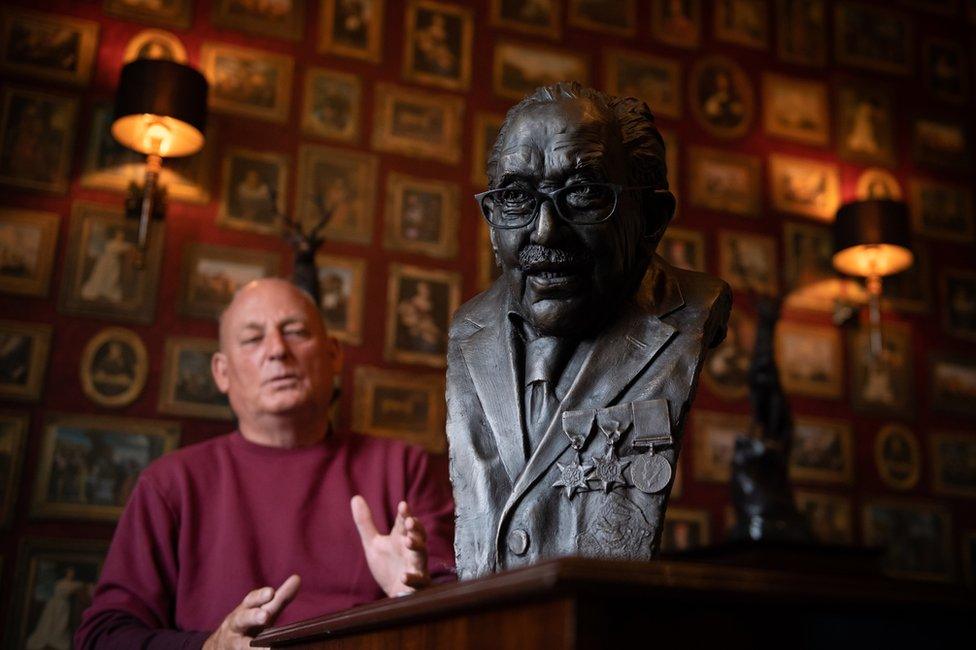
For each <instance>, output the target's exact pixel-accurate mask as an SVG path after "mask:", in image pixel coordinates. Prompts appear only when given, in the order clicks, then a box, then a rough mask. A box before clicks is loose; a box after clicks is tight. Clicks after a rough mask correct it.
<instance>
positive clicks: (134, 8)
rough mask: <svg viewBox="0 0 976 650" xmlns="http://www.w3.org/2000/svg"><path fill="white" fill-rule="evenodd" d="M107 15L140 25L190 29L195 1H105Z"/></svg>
mask: <svg viewBox="0 0 976 650" xmlns="http://www.w3.org/2000/svg"><path fill="white" fill-rule="evenodd" d="M105 13H107V14H108V15H109V16H115V17H116V18H122V19H124V20H134V21H136V22H139V23H148V24H150V25H161V26H163V27H176V28H178V29H189V28H190V24H191V23H192V22H193V0H160V1H159V2H149V1H147V0H134V1H133V0H105Z"/></svg>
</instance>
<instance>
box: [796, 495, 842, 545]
mask: <svg viewBox="0 0 976 650" xmlns="http://www.w3.org/2000/svg"><path fill="white" fill-rule="evenodd" d="M793 499H794V501H795V502H796V509H797V510H799V511H800V513H801V514H802V515H803V516H804V517H806V519H807V522H808V523H809V524H810V528H811V529H812V530H813V535H814V537H816V538H817V539H818V540H819V541H820V542H822V543H824V544H853V543H854V514H853V508H852V507H851V500H850V499H849V498H848V497H842V496H838V495H836V494H825V493H823V492H810V491H808V490H794V492H793Z"/></svg>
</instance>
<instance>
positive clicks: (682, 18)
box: [651, 0, 702, 49]
mask: <svg viewBox="0 0 976 650" xmlns="http://www.w3.org/2000/svg"><path fill="white" fill-rule="evenodd" d="M675 10H678V11H680V12H681V13H680V14H675V13H674V12H675ZM651 35H652V36H654V38H655V40H657V41H660V42H661V43H666V44H667V45H671V46H673V47H681V48H685V49H695V48H697V47H698V46H699V45H701V38H702V3H701V0H681V2H669V1H668V0H652V2H651Z"/></svg>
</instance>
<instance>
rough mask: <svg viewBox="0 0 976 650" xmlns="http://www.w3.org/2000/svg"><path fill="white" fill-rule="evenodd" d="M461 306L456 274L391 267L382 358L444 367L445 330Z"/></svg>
mask: <svg viewBox="0 0 976 650" xmlns="http://www.w3.org/2000/svg"><path fill="white" fill-rule="evenodd" d="M460 305H461V275H460V274H459V273H457V272H455V271H443V270H440V269H429V268H421V267H418V266H410V265H405V264H397V263H392V264H390V271H389V274H388V276H387V298H386V337H385V345H384V348H383V353H384V357H385V358H386V359H387V360H388V361H394V362H398V363H414V364H420V365H424V366H431V367H434V368H444V367H445V366H446V365H447V330H448V327H449V325H450V321H451V316H452V315H453V314H454V312H455V311H457V308H458V307H460Z"/></svg>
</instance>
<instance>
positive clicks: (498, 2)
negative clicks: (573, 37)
mask: <svg viewBox="0 0 976 650" xmlns="http://www.w3.org/2000/svg"><path fill="white" fill-rule="evenodd" d="M490 7H491V14H490V15H491V24H492V25H495V26H497V27H501V28H503V29H511V30H514V31H517V32H523V33H525V34H534V35H536V36H544V37H546V38H550V39H552V40H555V41H558V40H559V38H560V37H561V36H562V6H561V3H559V2H534V3H526V2H525V0H491V5H490Z"/></svg>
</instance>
